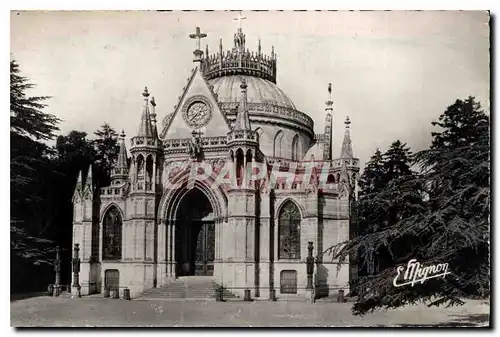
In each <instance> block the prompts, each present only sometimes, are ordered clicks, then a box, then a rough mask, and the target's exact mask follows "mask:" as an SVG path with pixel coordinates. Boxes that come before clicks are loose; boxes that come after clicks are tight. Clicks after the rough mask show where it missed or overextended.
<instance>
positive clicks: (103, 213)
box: [99, 202, 125, 224]
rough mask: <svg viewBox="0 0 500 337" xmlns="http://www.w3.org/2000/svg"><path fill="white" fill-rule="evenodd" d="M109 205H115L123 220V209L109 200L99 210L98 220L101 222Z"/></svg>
mask: <svg viewBox="0 0 500 337" xmlns="http://www.w3.org/2000/svg"><path fill="white" fill-rule="evenodd" d="M111 207H116V208H117V209H118V211H120V215H121V217H122V219H123V220H125V213H123V210H122V209H121V208H120V206H118V205H117V204H116V203H114V202H111V203H109V204H108V205H107V206H106V207H104V208H103V210H102V211H101V215H100V217H99V221H100V222H101V224H102V221H103V220H104V215H105V214H106V212H107V211H108V210H109V209H110V208H111Z"/></svg>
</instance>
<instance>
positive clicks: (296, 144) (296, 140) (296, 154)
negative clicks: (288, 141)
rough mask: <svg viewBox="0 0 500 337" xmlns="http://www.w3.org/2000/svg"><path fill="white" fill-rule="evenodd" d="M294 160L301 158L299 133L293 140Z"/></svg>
mask: <svg viewBox="0 0 500 337" xmlns="http://www.w3.org/2000/svg"><path fill="white" fill-rule="evenodd" d="M292 160H299V135H298V134H295V136H294V137H293V140H292Z"/></svg>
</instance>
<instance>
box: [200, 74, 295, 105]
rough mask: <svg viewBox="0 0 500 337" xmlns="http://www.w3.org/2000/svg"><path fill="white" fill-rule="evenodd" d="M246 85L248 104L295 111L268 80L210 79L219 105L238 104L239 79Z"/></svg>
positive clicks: (233, 77) (279, 90) (280, 91)
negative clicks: (260, 104) (280, 107)
mask: <svg viewBox="0 0 500 337" xmlns="http://www.w3.org/2000/svg"><path fill="white" fill-rule="evenodd" d="M243 77H244V78H245V80H246V83H247V95H248V103H270V104H275V105H278V106H282V107H286V108H291V109H294V110H296V108H295V105H294V104H293V102H292V101H291V100H290V98H288V97H287V96H286V95H285V93H284V92H283V91H282V90H281V89H280V88H278V86H277V85H276V84H274V83H272V82H270V81H268V80H265V79H263V78H259V77H254V76H245V75H231V76H223V77H217V78H214V79H211V80H210V81H209V82H210V84H212V85H213V86H214V93H216V94H217V95H218V101H219V102H221V103H227V102H239V100H240V96H241V89H240V84H241V79H242V78H243Z"/></svg>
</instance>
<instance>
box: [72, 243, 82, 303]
mask: <svg viewBox="0 0 500 337" xmlns="http://www.w3.org/2000/svg"><path fill="white" fill-rule="evenodd" d="M78 246H79V244H78V243H75V247H74V248H73V284H72V285H71V297H72V298H75V297H80V296H81V294H80V289H81V287H80V280H79V278H80V277H79V274H80V248H79V247H78Z"/></svg>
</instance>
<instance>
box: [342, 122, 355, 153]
mask: <svg viewBox="0 0 500 337" xmlns="http://www.w3.org/2000/svg"><path fill="white" fill-rule="evenodd" d="M344 124H345V133H344V141H343V142H342V151H341V153H340V158H353V157H354V156H353V153H352V144H351V133H350V132H349V124H351V120H350V119H349V116H347V117H346V119H345V122H344Z"/></svg>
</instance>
